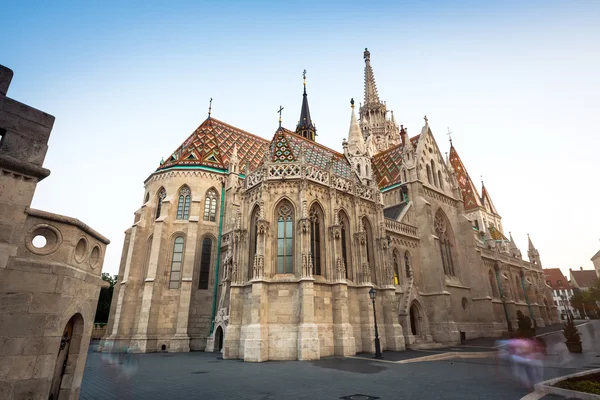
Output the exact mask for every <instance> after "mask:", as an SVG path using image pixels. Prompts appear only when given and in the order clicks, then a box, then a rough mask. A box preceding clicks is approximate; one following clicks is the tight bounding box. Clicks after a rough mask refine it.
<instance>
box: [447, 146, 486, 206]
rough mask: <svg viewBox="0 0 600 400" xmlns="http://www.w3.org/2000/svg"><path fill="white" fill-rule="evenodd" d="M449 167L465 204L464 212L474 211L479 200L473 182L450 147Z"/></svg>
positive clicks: (479, 204)
mask: <svg viewBox="0 0 600 400" xmlns="http://www.w3.org/2000/svg"><path fill="white" fill-rule="evenodd" d="M449 158H450V165H452V168H454V172H455V173H456V179H457V180H458V186H460V191H461V193H462V197H463V201H464V202H465V211H470V210H474V209H476V208H477V207H481V200H480V197H479V193H477V189H475V185H473V181H472V180H471V178H470V177H469V173H468V172H467V169H466V168H465V166H464V164H463V162H462V160H461V159H460V157H459V156H458V153H457V152H456V149H455V148H454V146H451V147H450V157H449Z"/></svg>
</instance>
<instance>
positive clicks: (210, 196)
mask: <svg viewBox="0 0 600 400" xmlns="http://www.w3.org/2000/svg"><path fill="white" fill-rule="evenodd" d="M217 197H218V196H217V192H216V191H215V190H214V189H210V190H209V191H208V192H206V199H205V200H204V220H205V221H211V222H215V221H216V220H217Z"/></svg>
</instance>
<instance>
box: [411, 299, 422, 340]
mask: <svg viewBox="0 0 600 400" xmlns="http://www.w3.org/2000/svg"><path fill="white" fill-rule="evenodd" d="M410 332H411V334H412V335H413V336H419V335H420V334H421V313H420V312H419V307H418V306H417V304H416V303H414V302H413V303H412V305H411V306H410Z"/></svg>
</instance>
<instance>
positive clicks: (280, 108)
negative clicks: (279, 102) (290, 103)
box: [277, 106, 283, 128]
mask: <svg viewBox="0 0 600 400" xmlns="http://www.w3.org/2000/svg"><path fill="white" fill-rule="evenodd" d="M282 111H283V107H281V106H279V110H278V111H277V112H278V113H279V127H280V128H281V112H282Z"/></svg>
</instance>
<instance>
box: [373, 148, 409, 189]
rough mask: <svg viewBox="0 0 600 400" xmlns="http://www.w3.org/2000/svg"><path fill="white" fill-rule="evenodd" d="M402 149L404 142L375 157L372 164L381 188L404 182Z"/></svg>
mask: <svg viewBox="0 0 600 400" xmlns="http://www.w3.org/2000/svg"><path fill="white" fill-rule="evenodd" d="M402 150H403V147H402V144H399V145H397V146H394V147H392V148H390V149H387V150H385V151H382V152H381V153H377V154H376V155H375V156H374V157H373V161H372V163H371V164H372V166H373V172H375V179H376V180H377V185H378V186H379V188H380V189H383V188H385V187H387V186H391V185H394V184H396V183H400V182H402V175H401V172H402V170H401V169H402V163H403V154H402Z"/></svg>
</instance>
